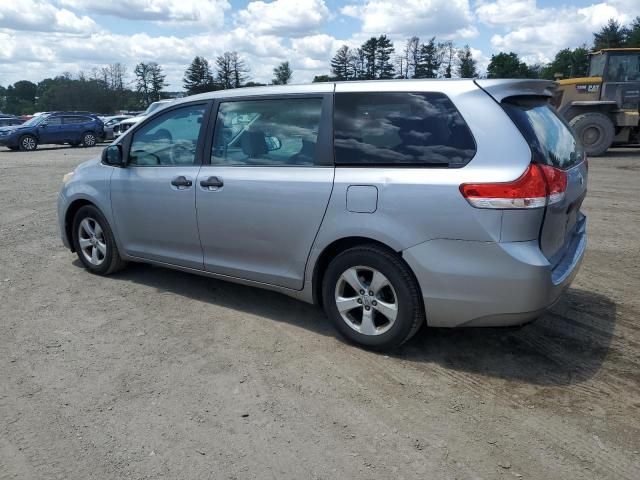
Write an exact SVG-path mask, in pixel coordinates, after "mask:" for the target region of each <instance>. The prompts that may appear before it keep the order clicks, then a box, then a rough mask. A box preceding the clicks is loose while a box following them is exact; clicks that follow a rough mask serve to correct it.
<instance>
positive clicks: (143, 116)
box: [120, 115, 147, 124]
mask: <svg viewBox="0 0 640 480" xmlns="http://www.w3.org/2000/svg"><path fill="white" fill-rule="evenodd" d="M145 118H147V116H146V115H138V116H137V117H131V118H125V119H124V120H122V121H121V122H120V123H131V124H133V123H138V122H139V121H140V120H143V119H145Z"/></svg>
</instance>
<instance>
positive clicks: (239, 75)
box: [230, 52, 250, 88]
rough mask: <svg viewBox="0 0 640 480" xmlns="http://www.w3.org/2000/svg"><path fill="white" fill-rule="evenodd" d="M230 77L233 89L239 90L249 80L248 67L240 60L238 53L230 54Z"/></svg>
mask: <svg viewBox="0 0 640 480" xmlns="http://www.w3.org/2000/svg"><path fill="white" fill-rule="evenodd" d="M230 65H231V75H232V77H231V78H232V85H233V88H240V87H242V85H243V84H244V83H245V82H246V81H247V80H249V75H248V73H249V71H250V70H249V67H247V65H246V64H245V63H244V60H242V58H240V55H238V52H231V55H230Z"/></svg>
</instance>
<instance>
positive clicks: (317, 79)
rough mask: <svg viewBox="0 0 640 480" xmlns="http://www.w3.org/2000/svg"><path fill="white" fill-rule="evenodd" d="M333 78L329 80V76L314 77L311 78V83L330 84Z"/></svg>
mask: <svg viewBox="0 0 640 480" xmlns="http://www.w3.org/2000/svg"><path fill="white" fill-rule="evenodd" d="M333 80H334V79H333V78H330V77H329V75H316V76H315V77H313V83H321V82H331V81H333Z"/></svg>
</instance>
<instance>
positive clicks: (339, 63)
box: [314, 45, 354, 81]
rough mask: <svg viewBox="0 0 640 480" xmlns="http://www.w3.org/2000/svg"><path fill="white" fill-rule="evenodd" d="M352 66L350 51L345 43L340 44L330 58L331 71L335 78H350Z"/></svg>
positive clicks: (352, 74) (352, 71)
mask: <svg viewBox="0 0 640 480" xmlns="http://www.w3.org/2000/svg"><path fill="white" fill-rule="evenodd" d="M353 67H354V65H353V63H352V53H351V51H350V50H349V47H348V46H347V45H342V46H341V47H340V48H339V49H338V51H337V52H336V54H335V55H334V57H333V58H332V59H331V73H333V75H334V76H335V79H336V80H350V79H352V78H353V77H354V68H353ZM327 78H328V77H327ZM314 81H315V80H314ZM327 81H328V80H327Z"/></svg>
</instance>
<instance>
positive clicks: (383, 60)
mask: <svg viewBox="0 0 640 480" xmlns="http://www.w3.org/2000/svg"><path fill="white" fill-rule="evenodd" d="M393 52H394V49H393V43H391V40H389V39H388V38H387V36H386V35H380V36H379V37H378V41H377V56H376V77H375V78H379V79H382V80H385V79H389V78H393V76H394V74H395V68H394V67H393V63H391V57H392V56H393Z"/></svg>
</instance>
